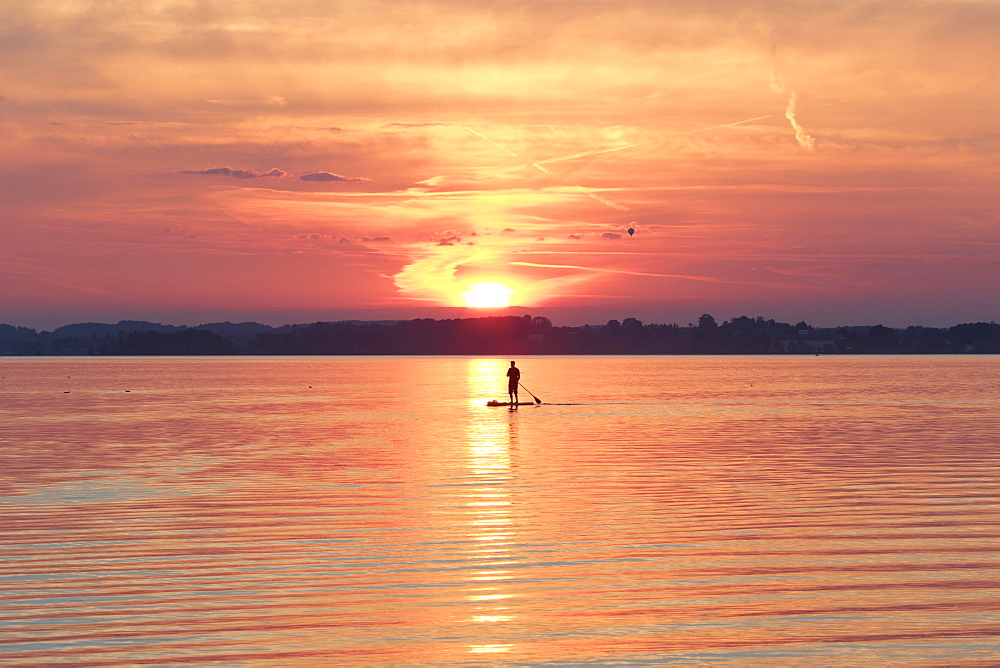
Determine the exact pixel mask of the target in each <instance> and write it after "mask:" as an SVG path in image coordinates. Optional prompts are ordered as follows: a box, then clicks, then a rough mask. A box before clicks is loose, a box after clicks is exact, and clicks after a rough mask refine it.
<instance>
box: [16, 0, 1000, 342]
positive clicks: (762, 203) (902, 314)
mask: <svg viewBox="0 0 1000 668" xmlns="http://www.w3.org/2000/svg"><path fill="white" fill-rule="evenodd" d="M998 35H1000V3H998V2H996V1H995V0H989V1H985V0H984V1H976V0H954V1H920V0H913V1H906V2H855V1H852V0H840V1H832V0H831V1H825V2H819V1H811V0H794V1H792V0H788V1H785V0H775V1H770V0H769V1H768V2H734V1H722V0H717V1H706V2H669V1H664V0H646V1H629V0H624V1H622V0H608V1H603V0H598V1H587V0H577V1H574V2H569V1H541V0H536V1H531V2H515V1H512V2H502V1H499V0H491V1H489V2H487V1H479V0H461V1H458V0H456V1H446V0H440V1H438V2H431V1H426V2H425V1H401V0H393V1H384V2H383V1H367V0H356V1H355V2H339V1H335V0H331V1H329V2H317V1H314V0H308V1H307V0H283V1H281V2H269V3H268V2H249V1H246V2H243V1H235V0H234V1H225V0H220V1H212V0H205V1H194V0H190V1H170V2H160V1H158V0H147V1H144V2H126V1H120V2H115V1H104V2H97V1H95V2H84V1H83V0H67V1H58V0H52V1H48V0H29V1H25V2H7V3H3V6H2V8H0V146H2V150H3V154H2V155H3V160H2V164H0V322H3V323H9V324H17V325H26V326H30V327H37V328H52V327H56V326H59V325H63V324H69V323H72V322H81V321H102V322H108V321H111V322H114V321H117V320H119V319H149V320H155V321H159V322H165V323H172V324H198V323H202V322H211V321H218V320H225V319H230V320H258V321H262V322H267V323H270V324H282V323H286V322H307V321H314V320H335V319H345V318H360V319H381V318H416V317H460V316H465V315H472V314H490V313H493V311H489V310H486V309H471V310H466V309H464V308H460V309H455V308H454V307H465V306H467V305H469V304H472V305H475V304H477V303H479V304H482V303H492V302H494V301H495V303H502V302H503V301H504V300H507V299H509V301H510V304H512V305H517V306H521V307H524V308H522V309H520V310H518V309H515V310H514V312H518V313H521V312H528V313H531V314H532V315H543V316H547V317H550V318H551V319H552V320H553V321H554V322H555V323H556V324H583V323H585V322H589V323H592V324H593V323H603V322H606V321H607V320H609V319H611V318H617V319H622V318H625V317H637V318H639V319H640V320H643V321H644V322H661V323H670V322H677V323H680V324H687V323H688V322H692V321H696V320H697V318H698V316H699V315H700V314H702V313H705V312H707V313H711V314H713V315H714V316H715V317H716V319H718V320H719V322H721V321H722V320H724V319H729V318H732V317H735V316H739V315H749V316H757V315H763V316H765V317H769V318H776V319H778V320H784V321H789V322H797V321H798V320H803V319H804V320H806V321H807V322H809V323H810V324H814V325H820V326H821V325H839V324H876V323H882V324H885V325H889V326H906V325H910V324H921V325H932V326H944V325H952V324H957V323H960V322H973V321H981V320H986V321H989V320H998V319H1000V317H998V316H1000V313H998V312H1000V289H998V287H997V286H998V282H1000V162H998V156H1000V112H998V110H1000V77H998V74H1000V39H998ZM629 228H632V229H634V231H635V233H634V235H632V236H630V235H629V234H628V232H627V230H628V229H629ZM478 283H490V284H493V285H492V286H491V287H487V288H476V287H474V286H475V285H476V284H478ZM470 294H471V295H472V296H471V297H470V296H469V295H470ZM477 295H478V296H477ZM470 299H471V301H470ZM477 300H478V301H477Z"/></svg>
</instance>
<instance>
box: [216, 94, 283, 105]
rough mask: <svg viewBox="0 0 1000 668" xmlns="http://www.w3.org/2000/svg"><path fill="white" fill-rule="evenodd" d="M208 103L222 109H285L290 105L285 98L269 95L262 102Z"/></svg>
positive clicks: (218, 101) (223, 101)
mask: <svg viewBox="0 0 1000 668" xmlns="http://www.w3.org/2000/svg"><path fill="white" fill-rule="evenodd" d="M206 102H208V103H209V104H217V105H219V106H222V107H284V106H285V105H287V104H288V102H286V101H285V98H283V97H278V96H277V95H268V96H267V97H265V98H263V99H260V100H206Z"/></svg>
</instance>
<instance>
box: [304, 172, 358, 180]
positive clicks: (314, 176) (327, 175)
mask: <svg viewBox="0 0 1000 668" xmlns="http://www.w3.org/2000/svg"><path fill="white" fill-rule="evenodd" d="M299 180H300V181H321V182H330V181H367V180H368V179H366V178H365V177H363V176H341V175H340V174H334V173H333V172H309V173H307V174H302V175H300V176H299Z"/></svg>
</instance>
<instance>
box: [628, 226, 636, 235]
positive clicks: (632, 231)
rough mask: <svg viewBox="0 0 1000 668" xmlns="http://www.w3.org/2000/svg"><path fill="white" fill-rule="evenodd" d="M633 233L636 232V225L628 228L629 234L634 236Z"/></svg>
mask: <svg viewBox="0 0 1000 668" xmlns="http://www.w3.org/2000/svg"><path fill="white" fill-rule="evenodd" d="M633 234H635V228H634V227H630V228H628V235H629V236H632V235H633Z"/></svg>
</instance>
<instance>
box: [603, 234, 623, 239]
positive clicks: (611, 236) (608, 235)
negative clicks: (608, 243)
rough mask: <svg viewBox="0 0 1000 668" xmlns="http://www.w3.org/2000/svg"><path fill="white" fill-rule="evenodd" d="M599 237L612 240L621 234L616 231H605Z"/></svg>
mask: <svg viewBox="0 0 1000 668" xmlns="http://www.w3.org/2000/svg"><path fill="white" fill-rule="evenodd" d="M601 238H602V239H612V240H614V239H621V238H622V235H620V234H618V233H617V232H605V233H604V234H602V235H601Z"/></svg>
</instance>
